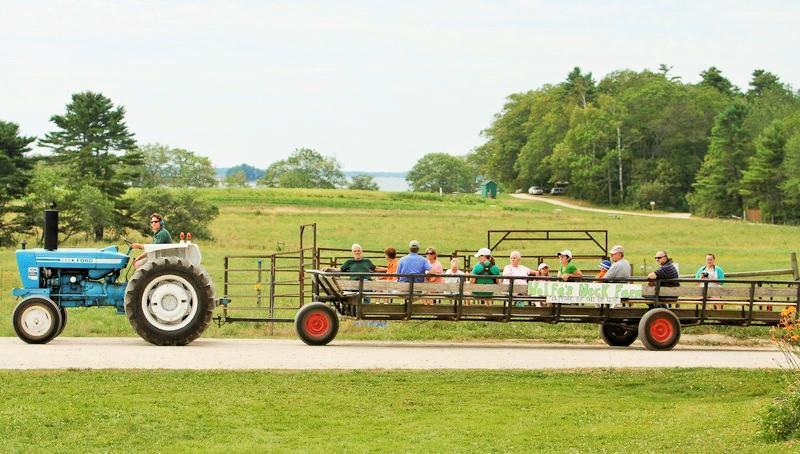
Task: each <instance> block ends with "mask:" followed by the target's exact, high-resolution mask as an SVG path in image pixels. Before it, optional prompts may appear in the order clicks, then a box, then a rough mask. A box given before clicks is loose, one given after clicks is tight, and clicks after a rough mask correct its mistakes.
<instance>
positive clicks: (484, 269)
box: [472, 247, 500, 284]
mask: <svg viewBox="0 0 800 454" xmlns="http://www.w3.org/2000/svg"><path fill="white" fill-rule="evenodd" d="M475 258H477V259H478V263H476V264H475V266H474V267H473V268H472V274H477V275H480V276H487V277H477V278H475V277H474V278H472V282H473V283H475V284H494V283H495V278H494V277H491V276H499V275H500V268H499V267H498V266H497V265H495V264H494V257H492V250H491V249H489V248H487V247H484V248H481V249H480V250H478V252H477V253H476V254H475Z"/></svg>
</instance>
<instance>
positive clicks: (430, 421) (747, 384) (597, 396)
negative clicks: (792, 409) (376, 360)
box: [0, 369, 799, 453]
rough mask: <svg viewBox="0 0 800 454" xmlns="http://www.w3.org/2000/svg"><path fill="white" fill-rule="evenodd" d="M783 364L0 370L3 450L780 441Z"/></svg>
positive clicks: (550, 447) (743, 447) (480, 448)
mask: <svg viewBox="0 0 800 454" xmlns="http://www.w3.org/2000/svg"><path fill="white" fill-rule="evenodd" d="M786 378H787V377H786V373H785V372H780V371H744V370H707V369H683V370H679V369H676V370H617V371H608V370H596V371H550V372H532V371H531V372H528V371H426V372H409V371H366V372H357V371H341V372H274V371H261V372H256V371H250V372H198V371H77V370H69V371H37V372H21V371H16V372H9V371H3V372H0V439H2V440H3V446H2V450H3V451H6V452H15V451H30V450H34V451H58V452H96V451H111V452H131V451H139V452H153V451H155V452H197V451H216V452H220V451H224V452H276V451H294V452H297V451H303V452H320V453H322V452H352V451H358V452H400V451H414V452H530V451H548V452H549V451H552V452H587V451H590V452H661V451H668V452H710V451H711V452H788V451H789V450H796V449H798V447H799V446H798V444H797V443H796V442H789V443H767V442H765V441H763V440H762V439H761V438H760V437H759V436H758V435H757V433H756V431H757V423H756V421H755V416H756V414H757V413H758V411H759V409H760V408H762V406H763V405H765V404H766V403H767V402H769V400H770V399H771V398H772V397H773V396H775V395H776V394H777V393H778V392H779V391H780V390H781V389H783V387H784V386H785V380H786Z"/></svg>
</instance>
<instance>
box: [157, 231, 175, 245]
mask: <svg viewBox="0 0 800 454" xmlns="http://www.w3.org/2000/svg"><path fill="white" fill-rule="evenodd" d="M169 243H172V235H170V234H169V231H168V230H167V229H165V228H164V227H161V228H160V229H159V230H158V232H156V233H154V234H153V244H169Z"/></svg>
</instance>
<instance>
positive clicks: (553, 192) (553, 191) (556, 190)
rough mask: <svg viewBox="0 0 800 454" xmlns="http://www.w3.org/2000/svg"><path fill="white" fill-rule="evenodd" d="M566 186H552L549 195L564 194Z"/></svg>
mask: <svg viewBox="0 0 800 454" xmlns="http://www.w3.org/2000/svg"><path fill="white" fill-rule="evenodd" d="M566 192H567V188H560V187H558V186H556V187H554V188H553V189H551V190H550V195H562V194H566Z"/></svg>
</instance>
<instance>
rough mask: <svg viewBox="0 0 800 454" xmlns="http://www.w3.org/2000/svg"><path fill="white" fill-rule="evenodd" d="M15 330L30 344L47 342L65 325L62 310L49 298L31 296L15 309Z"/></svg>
mask: <svg viewBox="0 0 800 454" xmlns="http://www.w3.org/2000/svg"><path fill="white" fill-rule="evenodd" d="M12 318H13V324H14V332H16V333H17V336H18V337H19V338H20V339H22V340H23V341H25V342H27V343H29V344H46V343H48V342H50V341H51V340H53V338H55V337H56V336H57V335H58V332H59V330H60V329H61V327H62V325H63V321H62V319H61V311H60V310H59V307H58V305H57V304H56V303H54V302H53V301H52V300H49V299H47V298H41V297H31V298H26V299H24V300H22V301H20V303H19V304H17V307H16V308H15V309H14V315H13V317H12Z"/></svg>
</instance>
